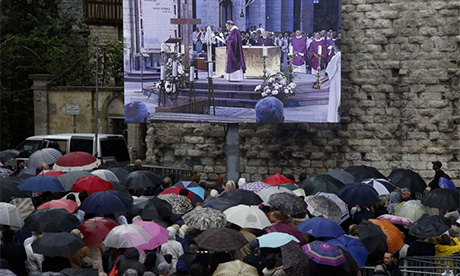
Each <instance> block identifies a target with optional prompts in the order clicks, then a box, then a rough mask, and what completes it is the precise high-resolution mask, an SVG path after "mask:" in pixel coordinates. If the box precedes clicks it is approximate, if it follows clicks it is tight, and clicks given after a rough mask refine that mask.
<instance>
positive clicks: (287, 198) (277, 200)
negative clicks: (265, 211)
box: [268, 193, 307, 218]
mask: <svg viewBox="0 0 460 276" xmlns="http://www.w3.org/2000/svg"><path fill="white" fill-rule="evenodd" d="M268 204H270V205H271V206H272V207H274V208H276V209H278V210H280V211H281V212H285V213H287V214H290V215H292V216H293V217H300V218H304V217H305V215H306V213H307V203H305V201H304V200H303V199H301V198H300V197H298V196H297V195H291V194H288V193H277V194H273V195H271V196H270V199H269V200H268Z"/></svg>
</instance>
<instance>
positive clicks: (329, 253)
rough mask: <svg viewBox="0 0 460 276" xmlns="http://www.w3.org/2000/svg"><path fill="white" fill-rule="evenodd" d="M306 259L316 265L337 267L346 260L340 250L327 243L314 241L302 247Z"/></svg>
mask: <svg viewBox="0 0 460 276" xmlns="http://www.w3.org/2000/svg"><path fill="white" fill-rule="evenodd" d="M302 249H303V251H304V252H305V254H307V256H308V258H310V259H311V260H312V261H314V262H315V263H318V264H324V265H329V266H339V265H340V264H343V263H345V262H346V261H347V260H346V258H345V255H344V254H343V252H342V249H340V248H339V247H337V246H335V245H332V244H330V243H327V242H321V241H314V242H311V243H308V244H306V245H304V246H302Z"/></svg>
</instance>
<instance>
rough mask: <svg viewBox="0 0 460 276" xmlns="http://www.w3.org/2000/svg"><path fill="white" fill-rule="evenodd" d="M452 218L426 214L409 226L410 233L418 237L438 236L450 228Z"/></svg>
mask: <svg viewBox="0 0 460 276" xmlns="http://www.w3.org/2000/svg"><path fill="white" fill-rule="evenodd" d="M450 226H451V223H450V219H448V218H445V217H443V216H428V215H424V216H422V217H421V218H419V219H418V220H417V221H416V222H414V224H412V225H411V226H410V228H409V234H410V235H412V236H414V237H417V238H421V239H424V238H430V237H437V236H439V235H441V234H442V233H444V232H446V231H447V230H449V229H450Z"/></svg>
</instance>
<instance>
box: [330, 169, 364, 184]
mask: <svg viewBox="0 0 460 276" xmlns="http://www.w3.org/2000/svg"><path fill="white" fill-rule="evenodd" d="M325 174H326V175H330V176H332V177H334V178H335V179H337V180H338V181H340V182H342V183H343V184H350V183H353V182H355V181H356V180H355V177H354V176H353V175H352V174H351V173H349V172H346V171H339V170H334V171H328V172H327V173H325Z"/></svg>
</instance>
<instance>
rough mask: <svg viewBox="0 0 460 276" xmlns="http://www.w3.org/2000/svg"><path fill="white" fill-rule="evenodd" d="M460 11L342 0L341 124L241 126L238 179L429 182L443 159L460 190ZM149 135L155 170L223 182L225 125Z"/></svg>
mask: <svg viewBox="0 0 460 276" xmlns="http://www.w3.org/2000/svg"><path fill="white" fill-rule="evenodd" d="M459 10H460V1H459V0H450V1H449V0H445V1H422V0H413V1H410V2H408V1H402V0H342V39H343V44H344V45H343V49H342V52H343V54H342V58H343V60H342V61H343V63H342V87H343V88H342V106H341V118H342V120H341V123H340V124H289V125H240V128H239V129H240V130H239V132H240V143H241V146H240V148H241V152H240V164H241V175H242V176H243V177H246V179H250V180H251V181H254V180H260V179H262V178H263V177H266V176H268V175H271V174H274V173H276V172H281V173H292V174H294V175H295V176H296V177H298V174H299V173H301V172H306V173H307V175H308V176H311V175H314V174H318V173H322V172H325V171H327V170H331V169H345V168H346V167H348V166H350V165H360V164H365V165H370V166H374V167H376V168H378V169H379V170H380V171H381V172H382V173H383V174H385V175H388V174H389V173H390V172H391V170H392V169H394V168H406V169H412V170H415V171H417V172H418V173H420V174H421V175H422V176H423V177H424V178H425V179H426V180H427V181H428V180H430V179H431V178H432V176H433V174H434V173H433V171H432V170H431V166H432V165H431V161H435V160H440V161H442V162H443V163H444V167H443V169H445V171H446V172H447V173H448V174H449V175H450V176H452V177H453V178H454V182H456V184H457V185H459V184H460V180H459V177H460V175H459V171H458V168H460V137H459V136H460V133H459V131H460V129H459V125H460V110H459V98H460V87H459V77H460V69H459V63H460V47H459V46H460V45H459V44H460V28H459V26H460V19H459V18H460V13H459ZM149 127H150V132H151V133H152V132H153V135H151V136H149V137H148V138H147V139H148V140H149V141H150V143H149V145H151V147H150V151H149V152H150V157H152V156H153V155H155V156H156V159H155V163H156V164H160V165H174V166H188V167H193V168H195V169H196V170H197V171H200V172H201V173H202V177H203V178H205V179H207V180H208V181H213V180H214V179H215V177H216V175H217V174H220V175H223V176H224V177H225V131H224V126H223V125H219V124H151V125H150V126H149ZM151 160H153V159H151Z"/></svg>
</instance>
